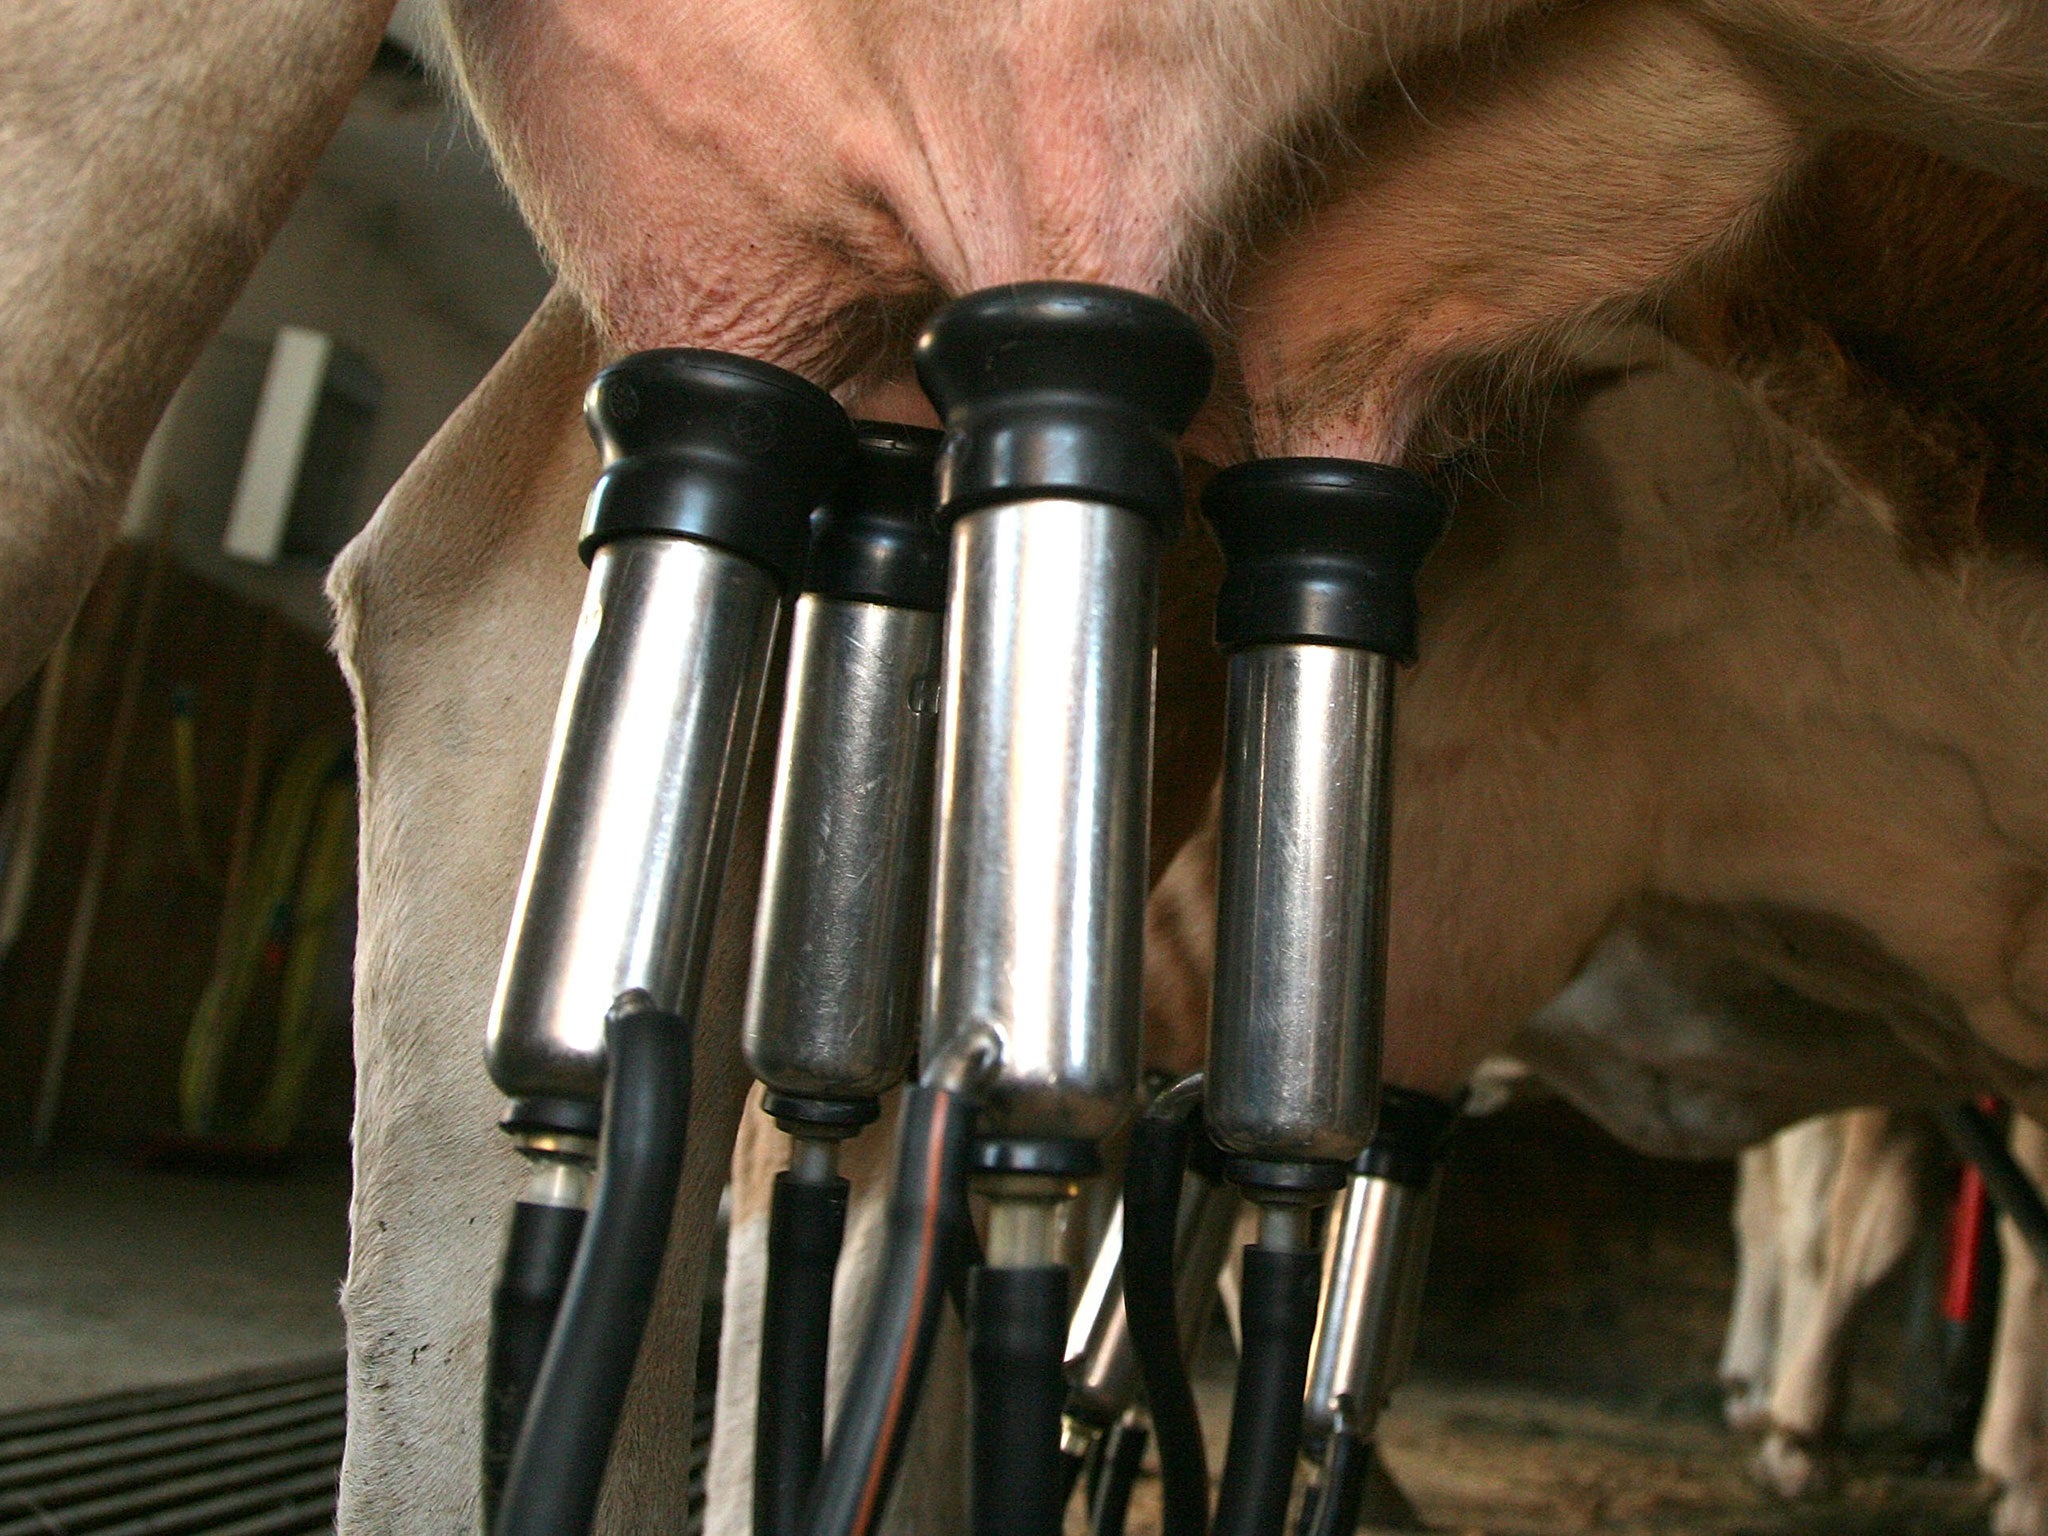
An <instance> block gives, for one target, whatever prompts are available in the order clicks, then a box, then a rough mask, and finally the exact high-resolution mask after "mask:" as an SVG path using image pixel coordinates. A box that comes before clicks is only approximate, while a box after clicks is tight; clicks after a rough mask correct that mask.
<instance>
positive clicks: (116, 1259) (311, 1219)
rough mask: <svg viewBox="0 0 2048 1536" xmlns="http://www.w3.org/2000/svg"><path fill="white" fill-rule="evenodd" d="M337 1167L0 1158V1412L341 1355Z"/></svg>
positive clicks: (342, 1185) (344, 1220) (342, 1259)
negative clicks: (226, 1167) (171, 1166)
mask: <svg viewBox="0 0 2048 1536" xmlns="http://www.w3.org/2000/svg"><path fill="white" fill-rule="evenodd" d="M347 1254H348V1169H347V1168H346V1166H344V1165H342V1164H340V1163H335V1164H332V1165H330V1166H326V1167H319V1168H313V1169H308V1170H303V1171H298V1172H293V1173H289V1174H281V1175H278V1176H275V1177H268V1178H227V1177H210V1176H200V1175H194V1174H183V1173H163V1172H145V1171H141V1170H138V1169H136V1168H134V1167H132V1166H128V1165H125V1164H122V1163H119V1162H115V1161H86V1160H82V1159H65V1158H53V1159H52V1160H51V1161H49V1162H48V1163H44V1164H40V1165H37V1166H33V1167H28V1166H4V1167H0V1410H5V1409H9V1408H19V1407H26V1406H32V1405H37V1404H43V1403H53V1402H63V1401H66V1400H68V1399H72V1398H78V1397H88V1396H92V1395H95V1394H97V1393H101V1392H115V1391H121V1390H124V1389H126V1388H130V1387H151V1386H162V1385H168V1384H171V1383H174V1382H181V1381H190V1380H194V1379H197V1378H201V1377H206V1376H214V1375H219V1374H221V1373H222V1372H226V1371H234V1370H242V1369H246V1368H249V1367H253V1366H263V1365H274V1364H281V1363H283V1362H286V1361H291V1360H302V1359H306V1358H307V1357H310V1356H316V1355H321V1354H327V1353H331V1352H333V1351H337V1350H339V1349H340V1348H341V1345H342V1328H341V1312H340V1309H339V1308H338V1306H337V1305H336V1296H337V1294H338V1292H339V1288H340V1285H341V1277H342V1270H343V1266H344V1264H345V1263H346V1260H347Z"/></svg>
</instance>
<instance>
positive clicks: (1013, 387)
mask: <svg viewBox="0 0 2048 1536" xmlns="http://www.w3.org/2000/svg"><path fill="white" fill-rule="evenodd" d="M1214 374H1215V362H1214V359H1213V358H1212V357H1211V356H1210V353H1209V344H1208V343H1207V342H1206V341H1205V340H1204V339H1203V337H1202V332H1201V329H1200V327H1198V326H1197V325H1196V324H1195V322H1194V321H1193V320H1191V319H1189V318H1188V317H1187V316H1186V315H1184V314H1182V313H1181V312H1180V311H1179V310H1178V309H1175V308H1174V307H1173V306H1172V305H1171V304H1167V303H1165V302H1163V301H1161V300H1159V299H1153V298H1148V297H1146V296H1145V295H1143V294H1139V293H1131V292H1128V291H1126V290H1124V289H1121V288H1105V287H1100V286H1097V285H1095V284H1091V283H1017V284H1014V285H1012V286H1010V287H1006V288H989V289H984V290H983V291H982V292H980V293H971V294H969V295H967V297H965V298H963V299H958V300H956V301H955V302H953V303H951V304H949V305H947V306H946V307H945V308H944V309H942V310H940V311H939V313H938V314H937V315H936V316H934V317H933V318H932V321H931V323H930V324H929V325H928V326H926V327H925V331H924V334H923V335H922V336H921V337H919V338H918V343H917V376H918V379H919V381H920V382H921V383H922V384H923V385H924V389H925V393H926V394H928V395H929V396H931V399H932V404H933V405H934V406H936V407H937V408H938V412H939V417H940V419H941V420H942V421H944V422H945V424H946V443H945V447H944V449H943V450H942V451H941V453H940V456H939V505H940V508H941V516H943V517H946V518H954V517H959V516H962V515H963V514H965V513H968V512H972V511H975V510H977V509H978V508H982V507H989V506H995V505H998V504H1000V503H1003V502H1010V501H1022V500H1036V499H1040V498H1049V497H1071V498H1073V499H1075V500H1085V501H1095V502H1107V503H1109V504H1110V505H1112V506H1120V507H1126V508H1128V509H1130V510H1131V511H1134V512H1138V513H1142V514H1144V515H1145V516H1147V517H1150V518H1152V519H1153V520H1154V522H1155V523H1157V524H1158V525H1159V526H1160V527H1161V528H1162V530H1170V529H1172V528H1174V527H1176V526H1177V524H1178V519H1179V517H1180V508H1181V479H1180V454H1179V450H1178V448H1177V446H1176V440H1177V439H1178V438H1179V437H1180V434H1181V433H1182V432H1184V431H1186V430H1187V426H1188V423H1189V422H1190V421H1192V420H1193V419H1194V415H1195V412H1196V411H1197V410H1199V409H1200V408H1201V404H1202V401H1203V400H1204V399H1206V398H1207V397H1208V393H1209V384H1210V380H1211V379H1212V378H1213V377H1214Z"/></svg>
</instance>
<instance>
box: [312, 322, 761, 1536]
mask: <svg viewBox="0 0 2048 1536" xmlns="http://www.w3.org/2000/svg"><path fill="white" fill-rule="evenodd" d="M599 360H600V359H599V355H598V347H597V344H596V342H595V340H594V337H593V334H592V332H591V329H590V327H589V326H588V324H587V323H586V321H585V320H584V318H583V315H582V313H581V311H580V309H579V308H578V306H577V305H576V304H575V302H574V301H573V300H571V299H569V298H568V297H567V295H566V294H565V293H562V292H558V293H557V294H556V295H555V296H554V297H552V298H551V299H550V300H549V301H548V302H547V304H546V305H545V306H544V307H543V308H542V310H541V312H540V313H539V314H538V315H537V316H536V317H535V319H534V320H533V322H532V323H531V324H530V325H529V327H528V328H527V330H526V332H525V333H524V334H523V335H522V337H521V338H520V340H519V341H518V342H517V343H515V344H514V346H513V348H512V350H511V351H510V352H509V353H508V354H507V355H506V357H505V358H504V359H503V360H502V361H501V362H500V363H499V365H498V367H497V368H496V369H494V370H493V372H492V374H491V375H490V377H489V378H488V379H487V380H486V381H485V382H484V384H483V385H482V386H481V387H480V388H479V389H478V391H477V392H476V394H475V395H473V396H472V397H471V399H470V400H469V401H468V402H467V403H466V404H465V405H464V406H463V408H462V409H461V410H460V411H458V412H457V414H456V415H455V416H454V417H453V418H451V419H450V421H449V423H448V424H447V426H446V427H444V428H443V429H442V431H441V433H440V434H439V435H438V436H437V437H436V438H435V440H434V442H433V443H431V444H430V445H429V446H428V448H427V449H426V451H425V452H424V453H423V454H422V455H421V457H420V459H419V460H418V461H417V462H416V463H415V464H414V465H413V467H412V469H411V470H409V471H408V472H407V474H406V476H405V477H404V478H403V479H402V480H401V481H400V483H399V485H398V486H397V487H396V488H395V489H394V490H393V492H392V494H391V496H390V497H389V498H388V499H387V501H386V503H385V505H384V506H383V508H382V509H381V510H380V511H379V514H378V516H377V517H376V519H375V520H374V521H373V522H372V524H371V525H370V527H369V528H368V529H367V530H366V531H365V532H364V534H363V535H362V537H361V538H360V539H358V541H357V542H356V543H355V544H354V545H352V546H351V548H350V550H349V551H348V552H347V554H346V555H345V556H344V558H343V559H342V560H341V561H340V562H339V563H338V565H337V568H336V572H335V576H334V580H333V583H332V589H333V593H334V598H335V603H336V606H337V609H338V612H339V629H338V642H337V649H338V651H339V653H340V658H341V661H342V664H343V667H344V668H345V670H346V671H347V673H348V675H349V679H350V682H351V686H352V687H353V689H354V692H355V696H356V705H357V711H358V730H359V754H360V762H359V768H360V773H361V782H362V801H363V822H362V826H363V831H362V882H361V889H362V905H363V923H362V929H361V937H360V940H359V948H358V957H357V994H356V997H357V1085H358V1103H357V1119H356V1188H355V1205H354V1212H353V1226H354V1243H353V1250H352V1254H351V1259H350V1269H349V1278H348V1282H347V1286H346V1289H345V1292H344V1298H343V1299H344V1305H345V1307H346V1309H347V1312H348V1318H349V1338H350V1393H349V1400H350V1426H349V1437H348V1451H347V1459H346V1464H345V1467H344V1475H343V1480H342V1495H341V1498H342V1504H341V1521H342V1529H343V1530H345V1531H347V1532H349V1533H351V1536H363V1533H373V1532H387V1531H388V1532H406V1533H411V1532H417V1531H423V1530H432V1531H459V1530H465V1529H474V1528H475V1526H476V1523H477V1508H478V1424H479V1415H480V1409H481V1382H482V1375H483V1354H484V1344H485V1334H486V1312H487V1302H488V1294H489V1289H490V1284H491V1273H492V1267H493V1264H494V1263H495V1260H496V1258H497V1255H498V1251H499V1248H500V1245H501V1243H502V1240H503V1238H502V1230H503V1222H504V1220H505V1215H506V1212H507V1210H508V1208H509V1203H510V1198H511V1196H512V1194H513V1193H514V1191H515V1190H516V1188H517V1186H518V1183H519V1181H520V1178H521V1173H522V1170H521V1168H520V1166H519V1160H518V1158H517V1157H516V1156H514V1154H513V1153H512V1151H511V1149H510V1147H509V1146H508V1145H507V1143H506V1141H505V1139H504V1138H503V1137H502V1136H500V1135H499V1134H498V1133H497V1132H496V1131H495V1130H494V1129H493V1128H492V1125H493V1122H494V1121H495V1119H496V1118H497V1116H498V1113H499V1112H500V1110H501V1108H502V1100H501V1099H500V1097H499V1095H498V1094H497V1092H496V1091H495V1090H494V1089H493V1088H492V1086H491V1083H490V1079H489V1077H488V1076H487V1075H486V1073H485V1071H484V1068H483V1062H482V1060H481V1052H480V1045H481V1041H482V1031H483V1027H484V1020H485V1016H486V1013H487V1010H488V1006H489V1003H490V998H491V992H492V987H493V984H494V981H495V978H496V973H497V969H498V961H499V956H500V953H501V951H502V949H503V946H504V942H505V933H506V926H507V922H508V918H509V914H510V906H511V899H512V893H513V890H514V887H515V885H516V883H517V881H518V877H519V870H520V866H521V862H522V858H523V855H524V852H525V846H526V841H527V834H528V830H529V828H530V827H531V826H532V823H533V808H534V805H535V803H536V801H537V799H538V796H539V792H540V777H541V768H542V763H543V760H544V758H545V756H546V751H547V743H548V737H549V728H550V725H551V722H552V721H553V719H554V715H555V706H556V700H557V698H558V697H559V694H560V690H561V681H562V674H563V668H564V664H565V662H566V659H567V656H568V651H569V645H570V639H571V636H572V634H573V632H574V630H575V626H576V614H577V611H578V606H579V603H580V600H581V594H582V591H583V586H584V571H583V569H582V567H581V565H580V564H579V562H578V561H577V558H576V553H575V544H576V529H577V525H578V521H579V514H580V510H581V507H582V503H583V500H584V498H585V496H586V495H587V493H588V491H589V487H590V483H591V479H592V477H593V475H594V473H595V471H596V467H597V464H596V456H595V454H594V453H593V451H592V450H591V448H590V445H589V441H588V439H587V437H586V436H585V435H584V432H583V428H582V426H581V423H580V421H579V411H578V406H579V402H580V399H581V396H582V393H583V390H584V387H585V385H586V384H587V383H588V381H589V378H590V375H591V373H592V372H593V371H594V369H595V368H596V366H597V364H598V362H599ZM763 737H764V738H765V739H766V740H768V741H770V742H771V743H772V732H764V733H763ZM767 777H768V776H767V774H766V773H765V772H762V771H760V765H759V764H758V762H757V764H756V772H755V773H754V775H753V776H752V780H751V784H752V786H753V787H752V788H751V789H750V793H749V796H748V801H749V805H748V806H747V807H745V808H743V809H742V812H741V824H740V832H739V834H738V835H737V836H736V838H735V844H734V853H733V857H732V861H731V865H730V867H729V870H728V879H729V882H730V883H729V885H728V887H727V898H726V899H725V900H724V901H723V902H722V903H721V908H720V921H719V928H718V933H717V936H716V939H715V941H714V951H713V955H712V959H711V963H710V967H709V972H708V975H707V982H706V987H705V1002H704V1006H703V1009H702V1011H701V1014H700V1018H699V1022H698V1033H697V1044H696V1070H695V1078H694V1096H693V1101H692V1110H691V1138H690V1153H689V1160H688V1163H687V1166H686V1167H685V1169H684V1173H683V1182H682V1188H681V1192H680V1194H679V1196H678V1200H677V1204H676V1209H675V1217H674V1228H673V1240H672V1241H671V1243H670V1245H669V1254H668V1261H667V1265H666V1267H665V1269H664V1271H663V1275H662V1279H661V1283H660V1287H659V1290H658V1293H657V1296H656V1301H655V1306H654V1311H653V1316H652V1318H651V1320H650V1322H649V1324H648V1329H647V1334H646V1341H645V1345H644V1347H643V1350H642V1353H641V1364H640V1367H639V1369H638V1370H637V1371H636V1372H635V1377H634V1384H633V1388H632V1391H631V1394H630V1396H629V1398H628V1400H627V1404H626V1408H625V1414H624V1418H623V1420H622V1422H621V1425H620V1428H619V1433H618V1436H617V1438H616V1441H615V1446H614V1452H613V1456H612V1461H611V1471H610V1475H609V1477H608V1480H607V1485H606V1497H605V1505H604V1509H603V1511H602V1518H601V1520H600V1528H603V1529H609V1530H613V1531H621V1530H631V1531H640V1530H646V1529H649V1528H652V1526H653V1525H654V1524H655V1523H657V1522H659V1521H661V1520H663V1519H666V1518H667V1517H668V1516H669V1515H671V1514H679V1512H680V1511H681V1509H682V1508H683V1502H684V1496H685V1483H686V1480H687V1477H688V1466H689V1460H690V1458H689V1449H690V1436H691V1428H692V1402H691V1399H692V1395H693V1394H692V1378H693V1373H694V1361H695V1358H696V1350H695V1335H696V1318H697V1292H698V1288H699V1286H700V1285H701V1284H702V1280H703V1275H704V1266H705V1260H706V1257H707V1255H708V1252H709V1249H710V1246H711V1243H710V1238H711V1234H712V1227H713V1220H714V1213H715V1210H716V1206H717V1201H718V1194H719V1190H720V1188H721V1187H722V1185H723V1184H724V1182H725V1177H726V1170H727V1166H728V1162H729V1158H730V1150H731V1145H732V1136H733V1131H734V1127H735V1123H736V1116H737V1115H738V1112H739V1108H740V1104H741V1100H742V1090H743V1087H744V1081H745V1079H744V1074H743V1073H742V1071H741V1068H740V1063H739V1052H738V1049H737V1025H738V1005H739V1001H740V998H741V994H742V991H743V978H744V967H745V962H746V951H747V945H748V937H749V932H750V929H751V923H752V913H753V885H754V880H755V875H756V870H757V868H758V855H759V841H760V830H761V822H762V818H763V814H764V811H765V787H766V783H767Z"/></svg>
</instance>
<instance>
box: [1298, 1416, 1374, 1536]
mask: <svg viewBox="0 0 2048 1536" xmlns="http://www.w3.org/2000/svg"><path fill="white" fill-rule="evenodd" d="M1371 1469H1372V1447H1371V1446H1370V1445H1369V1444H1367V1443H1366V1442H1365V1441H1363V1440H1360V1439H1358V1438H1357V1437H1356V1436H1354V1435H1332V1436H1330V1443H1329V1444H1328V1446H1326V1447H1325V1448H1324V1450H1323V1475H1322V1480H1321V1482H1320V1483H1318V1484H1317V1486H1316V1488H1315V1489H1314V1491H1313V1492H1312V1493H1311V1494H1310V1495H1309V1497H1307V1498H1305V1499H1303V1500H1302V1504H1301V1526H1300V1533H1301V1536H1354V1533H1355V1532H1356V1531H1357V1529H1358V1506H1359V1504H1360V1502H1361V1501H1362V1500H1363V1498H1364V1496H1365V1480H1366V1475H1367V1474H1368V1473H1369V1472H1370V1471H1371Z"/></svg>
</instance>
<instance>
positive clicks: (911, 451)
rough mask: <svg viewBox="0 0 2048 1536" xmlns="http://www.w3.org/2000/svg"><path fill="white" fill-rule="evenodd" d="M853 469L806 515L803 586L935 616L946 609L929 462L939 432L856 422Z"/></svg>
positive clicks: (942, 544) (942, 540)
mask: <svg viewBox="0 0 2048 1536" xmlns="http://www.w3.org/2000/svg"><path fill="white" fill-rule="evenodd" d="M854 431H855V433H856V434H857V435H858V437H859V440H860V446H859V449H858V452H857V453H856V455H855V457H854V464H853V473H852V474H851V475H849V476H847V478H846V480H845V482H844V484H843V485H842V486H841V489H840V492H839V494H838V495H836V496H834V497H833V498H832V499H831V500H830V501H828V502H827V503H826V504H825V505H824V506H822V507H820V508H819V509H818V510H817V511H816V512H815V513H813V514H812V516H811V555H810V560H809V563H808V564H806V565H805V567H804V590H805V591H806V592H816V593H817V594H818V595H819V596H821V597H832V598H839V599H841V600H843V601H846V602H855V603H881V604H884V605H886V606H888V607H891V608H921V609H923V610H924V611H926V612H927V613H937V612H939V611H941V610H942V609H943V608H944V607H945V606H946V554H947V549H948V543H947V539H946V534H945V531H944V530H943V529H942V528H940V527H939V524H938V518H937V513H938V487H937V484H936V482H935V479H934V466H935V465H936V464H937V462H938V457H939V444H940V442H941V440H942V436H943V435H942V434H941V433H938V432H934V431H932V430H931V429H930V428H928V427H906V426H899V425H897V424H896V423H894V422H886V421H857V422H855V423H854Z"/></svg>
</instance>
